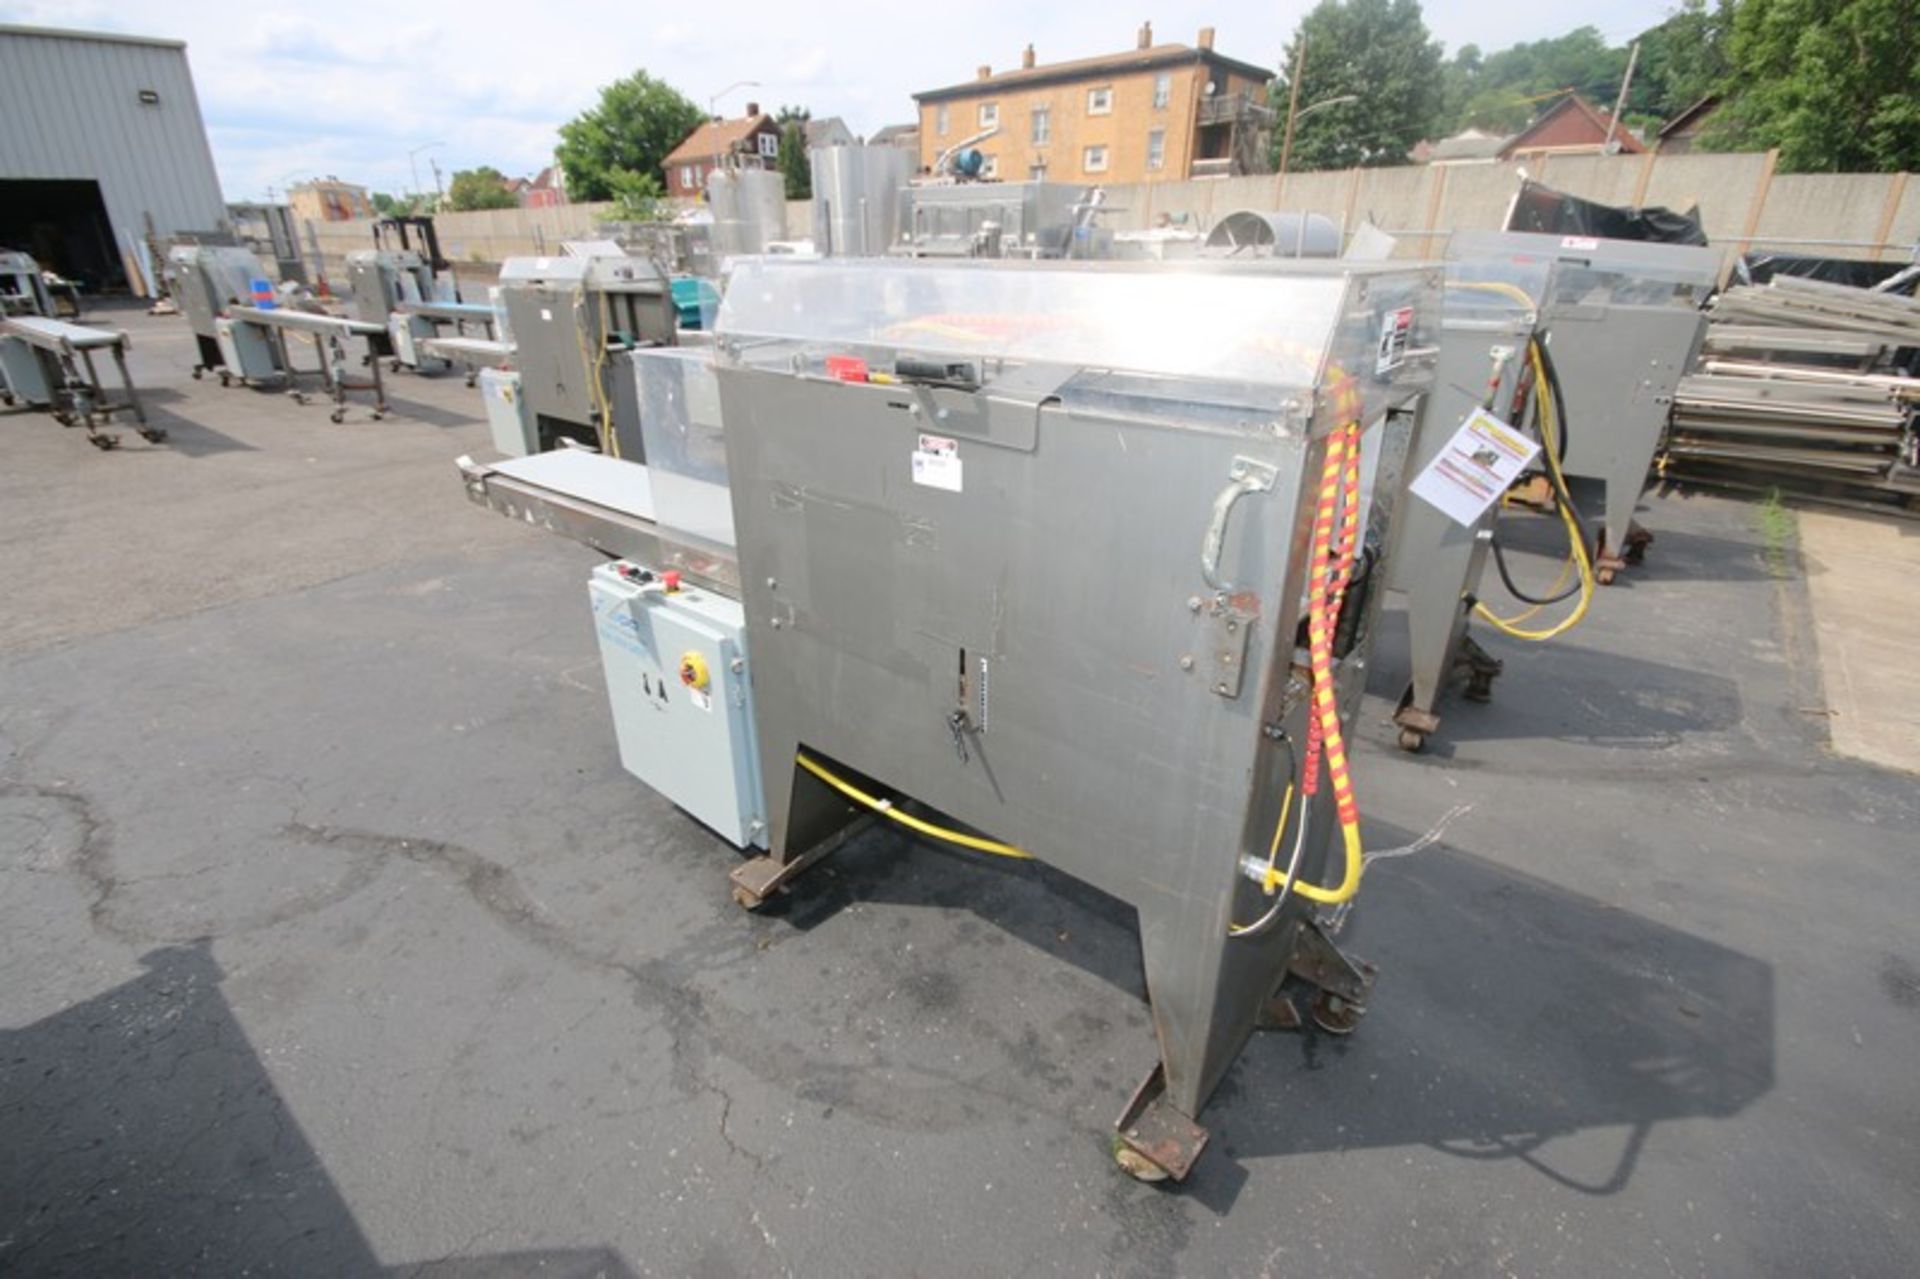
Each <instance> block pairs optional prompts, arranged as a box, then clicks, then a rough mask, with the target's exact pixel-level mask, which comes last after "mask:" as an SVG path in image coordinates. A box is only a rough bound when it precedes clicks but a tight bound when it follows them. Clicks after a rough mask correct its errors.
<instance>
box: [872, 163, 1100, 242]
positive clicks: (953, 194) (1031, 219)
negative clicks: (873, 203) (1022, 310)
mask: <svg viewBox="0 0 1920 1279" xmlns="http://www.w3.org/2000/svg"><path fill="white" fill-rule="evenodd" d="M1102 201H1103V196H1102V193H1101V192H1100V190H1099V189H1098V188H1089V187H1076V186H1069V185H1067V184H1065V183H1060V182H954V183H947V184H929V185H926V186H912V187H908V188H907V189H906V191H905V193H904V194H903V196H902V203H901V213H900V233H899V237H898V239H897V240H896V241H895V243H894V244H893V246H892V248H891V250H890V251H891V252H893V253H896V254H899V255H902V256H905V257H916V258H1107V257H1111V256H1112V248H1113V235H1112V232H1110V231H1108V230H1105V229H1104V228H1102V227H1100V226H1099V225H1098V223H1097V221H1096V219H1097V218H1098V215H1099V211H1100V205H1101V203H1102Z"/></svg>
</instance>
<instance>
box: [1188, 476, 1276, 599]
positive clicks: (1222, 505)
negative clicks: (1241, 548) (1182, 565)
mask: <svg viewBox="0 0 1920 1279" xmlns="http://www.w3.org/2000/svg"><path fill="white" fill-rule="evenodd" d="M1279 475H1280V472H1279V471H1278V470H1277V469H1275V468H1274V467H1272V466H1270V465H1268V464H1267V463H1265V462H1260V461H1256V460H1254V459H1253V458H1250V457H1236V458H1234V459H1233V465H1232V466H1231V467H1230V468H1228V471H1227V477H1228V478H1227V486H1226V487H1225V488H1223V489H1221V490H1220V496H1218V497H1216V498H1214V499H1213V518H1212V519H1211V520H1209V521H1208V522H1207V536H1206V537H1205V538H1204V539H1203V540H1202V541H1201V543H1200V575H1201V576H1202V577H1204V578H1206V579H1207V585H1208V586H1211V587H1212V588H1213V589H1214V590H1216V591H1231V590H1232V589H1233V583H1231V582H1228V581H1225V580H1223V579H1222V578H1221V576H1220V553H1221V551H1222V550H1224V549H1225V547H1226V544H1227V517H1228V516H1229V515H1232V514H1233V506H1234V503H1236V502H1238V501H1239V500H1240V499H1241V498H1243V497H1245V496H1246V495H1247V494H1249V493H1265V492H1267V491H1268V490H1270V489H1272V488H1273V483H1274V481H1275V480H1276V479H1278V478H1279Z"/></svg>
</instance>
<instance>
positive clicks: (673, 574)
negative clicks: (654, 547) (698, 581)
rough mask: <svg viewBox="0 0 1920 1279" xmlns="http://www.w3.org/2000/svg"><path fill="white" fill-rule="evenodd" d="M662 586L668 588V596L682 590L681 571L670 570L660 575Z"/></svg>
mask: <svg viewBox="0 0 1920 1279" xmlns="http://www.w3.org/2000/svg"><path fill="white" fill-rule="evenodd" d="M660 584H661V585H662V586H664V587H666V588H667V594H669V595H671V594H673V592H675V591H677V590H679V589H680V570H679V569H674V568H670V569H668V570H667V571H666V572H664V573H662V574H661V575H660Z"/></svg>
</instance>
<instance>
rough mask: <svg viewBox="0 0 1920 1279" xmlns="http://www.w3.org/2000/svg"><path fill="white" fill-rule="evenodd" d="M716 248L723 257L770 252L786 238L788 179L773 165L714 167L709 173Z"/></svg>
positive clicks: (708, 198) (709, 197) (708, 189)
mask: <svg viewBox="0 0 1920 1279" xmlns="http://www.w3.org/2000/svg"><path fill="white" fill-rule="evenodd" d="M707 207H708V209H709V210H710V211H711V212H712V214H713V251H714V253H715V254H716V255H717V256H718V257H719V258H720V259H722V260H723V261H724V260H725V259H727V258H734V257H747V256H751V255H753V254H758V253H765V252H767V249H768V246H769V245H771V244H774V243H776V242H778V241H781V240H785V239H786V238H787V180H786V178H785V177H784V176H783V175H782V174H781V173H780V172H779V171H777V170H774V169H715V170H714V171H713V172H712V173H709V174H708V175H707Z"/></svg>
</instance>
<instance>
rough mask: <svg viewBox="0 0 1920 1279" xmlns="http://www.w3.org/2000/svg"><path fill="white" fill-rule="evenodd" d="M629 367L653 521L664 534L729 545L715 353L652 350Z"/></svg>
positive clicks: (640, 354)
mask: <svg viewBox="0 0 1920 1279" xmlns="http://www.w3.org/2000/svg"><path fill="white" fill-rule="evenodd" d="M632 360H633V369H634V377H635V379H636V380H637V382H638V384H639V385H638V389H639V395H640V437H641V441H642V443H643V445H644V447H645V449H646V454H647V469H648V470H649V471H650V472H651V473H652V483H653V504H654V518H655V520H656V521H657V522H658V523H659V524H660V525H661V526H662V527H663V528H667V529H672V530H676V531H678V532H681V533H689V534H692V535H693V536H695V537H699V538H703V539H705V540H706V541H709V542H717V543H719V544H720V545H722V546H732V545H734V534H733V502H732V499H731V498H730V497H729V496H728V491H727V450H726V438H725V436H724V434H723V433H722V429H721V423H720V386H719V383H718V382H717V381H716V379H715V377H714V370H713V353H712V352H711V351H707V350H698V349H695V350H685V349H680V348H676V347H658V348H647V349H641V350H637V351H635V352H633V355H632Z"/></svg>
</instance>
